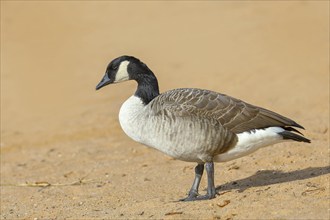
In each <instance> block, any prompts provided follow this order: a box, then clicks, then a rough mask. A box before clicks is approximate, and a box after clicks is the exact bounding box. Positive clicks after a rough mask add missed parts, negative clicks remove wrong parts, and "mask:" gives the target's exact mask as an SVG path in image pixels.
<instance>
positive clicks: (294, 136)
mask: <svg viewBox="0 0 330 220" xmlns="http://www.w3.org/2000/svg"><path fill="white" fill-rule="evenodd" d="M287 128H289V129H287ZM287 128H285V129H286V131H282V132H280V133H278V134H279V135H281V136H282V137H283V139H284V140H294V141H299V142H306V143H311V140H309V139H307V138H305V137H303V136H300V135H298V134H295V133H293V132H291V131H296V129H292V128H290V127H287ZM296 132H298V133H300V132H299V131H296ZM300 134H301V133H300Z"/></svg>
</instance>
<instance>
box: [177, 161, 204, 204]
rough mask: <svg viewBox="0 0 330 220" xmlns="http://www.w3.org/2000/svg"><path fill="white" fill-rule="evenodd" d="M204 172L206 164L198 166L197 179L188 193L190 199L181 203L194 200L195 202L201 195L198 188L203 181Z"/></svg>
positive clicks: (196, 168) (185, 199)
mask: <svg viewBox="0 0 330 220" xmlns="http://www.w3.org/2000/svg"><path fill="white" fill-rule="evenodd" d="M203 171H204V164H198V165H197V166H196V167H195V179H194V182H193V184H192V186H191V189H190V191H189V193H188V197H187V198H184V199H181V200H180V201H192V200H195V198H196V197H197V196H198V195H199V194H198V187H199V183H200V182H201V179H202V176H203Z"/></svg>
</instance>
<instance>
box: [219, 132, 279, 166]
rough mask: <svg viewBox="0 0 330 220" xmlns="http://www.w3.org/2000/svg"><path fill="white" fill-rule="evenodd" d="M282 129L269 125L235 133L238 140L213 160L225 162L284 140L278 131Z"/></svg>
mask: <svg viewBox="0 0 330 220" xmlns="http://www.w3.org/2000/svg"><path fill="white" fill-rule="evenodd" d="M282 131H284V129H283V128H281V127H269V128H266V129H256V130H254V131H252V132H243V133H239V134H237V136H238V142H237V144H236V145H235V146H234V147H233V148H232V149H230V150H229V151H228V152H226V153H223V154H220V155H217V156H216V157H215V158H214V161H215V162H226V161H230V160H233V159H236V158H239V157H243V156H246V155H248V154H250V153H252V152H254V151H256V150H258V149H259V148H262V147H266V146H268V145H272V144H276V143H279V142H282V141H284V140H283V137H282V136H281V135H279V134H278V133H279V132H282Z"/></svg>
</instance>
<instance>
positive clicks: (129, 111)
mask: <svg viewBox="0 0 330 220" xmlns="http://www.w3.org/2000/svg"><path fill="white" fill-rule="evenodd" d="M127 80H135V81H136V82H137V84H138V86H137V90H136V91H135V93H134V95H133V96H131V97H130V98H129V99H128V100H126V101H125V102H124V104H123V105H122V106H121V108H120V112H119V121H120V125H121V127H122V129H123V130H124V132H125V133H126V134H127V135H128V136H129V137H130V138H132V139H133V140H135V141H137V142H139V143H142V144H144V145H147V146H149V147H153V148H156V149H157V150H160V151H162V152H163V153H165V154H167V155H169V156H171V157H173V158H175V159H179V160H183V161H189V162H196V163H197V166H196V167H195V179H194V181H193V184H192V187H191V189H190V191H189V193H188V197H187V198H184V199H182V201H193V200H204V199H212V198H215V195H216V190H215V185H214V164H213V162H225V161H229V160H233V159H236V158H239V157H242V156H245V155H247V154H250V153H252V152H254V151H256V150H257V149H259V148H261V147H265V146H267V145H272V144H276V143H279V142H282V141H287V140H293V141H299V142H307V143H310V140H309V139H307V138H304V137H302V136H300V135H299V134H301V133H300V132H299V131H298V130H296V129H295V128H294V127H296V128H302V129H304V128H303V127H302V126H301V125H299V124H297V123H296V122H294V121H293V120H291V119H289V118H286V117H284V116H281V115H279V114H277V113H275V112H272V111H269V110H267V109H264V108H260V107H257V106H254V105H251V104H248V103H246V102H243V101H241V100H239V99H236V98H232V97H230V96H227V95H223V94H220V93H217V92H213V91H208V90H203V89H191V88H186V89H174V90H170V91H167V92H165V93H162V94H159V89H158V81H157V78H156V77H155V75H154V73H153V72H152V71H151V70H150V69H149V68H148V67H147V65H145V64H144V63H143V62H141V61H140V60H139V59H137V58H135V57H132V56H121V57H118V58H116V59H114V60H113V61H111V62H110V64H109V65H108V67H107V69H106V72H105V75H104V77H103V79H102V80H101V82H100V83H99V84H98V85H97V86H96V90H98V89H100V88H102V87H103V86H106V85H108V84H111V83H118V82H123V81H127ZM297 133H299V134H297ZM204 164H205V168H206V172H207V179H208V184H207V193H206V195H199V194H198V188H199V184H200V181H201V177H202V175H203V170H204Z"/></svg>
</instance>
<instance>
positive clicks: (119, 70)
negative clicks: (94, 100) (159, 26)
mask: <svg viewBox="0 0 330 220" xmlns="http://www.w3.org/2000/svg"><path fill="white" fill-rule="evenodd" d="M149 77H155V76H154V74H153V73H152V71H151V70H150V69H149V68H148V67H147V65H145V64H144V63H143V62H141V61H140V60H139V59H137V58H135V57H133V56H126V55H125V56H120V57H118V58H116V59H114V60H112V61H111V62H110V63H109V65H108V66H107V68H106V71H105V74H104V77H103V78H102V80H101V81H100V82H99V83H98V84H97V86H96V90H98V89H100V88H102V87H104V86H106V85H109V84H113V83H119V82H124V81H127V80H135V81H137V82H138V83H139V82H142V81H144V80H145V79H147V78H149Z"/></svg>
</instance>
